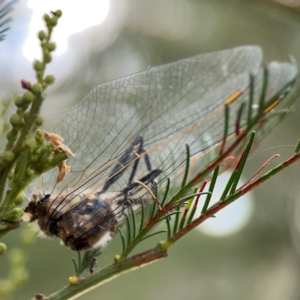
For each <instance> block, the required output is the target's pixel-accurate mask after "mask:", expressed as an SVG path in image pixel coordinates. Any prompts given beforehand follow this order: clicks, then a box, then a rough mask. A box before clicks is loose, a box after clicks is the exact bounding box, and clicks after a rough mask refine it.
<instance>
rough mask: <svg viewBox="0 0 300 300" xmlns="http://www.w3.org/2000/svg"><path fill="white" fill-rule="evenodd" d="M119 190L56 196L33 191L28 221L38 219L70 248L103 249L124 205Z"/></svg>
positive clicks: (38, 222)
mask: <svg viewBox="0 0 300 300" xmlns="http://www.w3.org/2000/svg"><path fill="white" fill-rule="evenodd" d="M123 198H124V195H122V194H121V193H102V194H101V193H94V194H81V195H73V194H70V195H68V196H59V197H57V198H55V199H51V197H50V195H46V196H44V195H39V194H34V195H33V196H32V199H31V201H30V203H29V204H28V206H27V207H26V209H25V213H27V214H28V215H29V218H30V219H29V221H30V222H33V221H37V224H38V226H39V228H40V229H41V231H42V232H43V233H44V234H45V235H47V236H56V237H58V238H60V239H61V240H62V241H63V243H64V245H65V246H67V247H69V248H71V249H72V250H77V251H83V250H89V249H91V248H93V247H97V248H103V247H104V246H105V245H106V244H107V242H108V241H109V240H110V239H111V238H112V236H113V234H114V231H115V225H116V224H117V223H118V217H119V216H120V215H122V213H123V210H124V206H123V205H118V206H115V208H114V205H112V203H116V202H118V201H122V199H123Z"/></svg>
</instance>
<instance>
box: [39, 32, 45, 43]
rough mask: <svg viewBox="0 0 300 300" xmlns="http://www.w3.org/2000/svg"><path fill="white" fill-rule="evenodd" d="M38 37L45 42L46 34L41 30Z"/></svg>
mask: <svg viewBox="0 0 300 300" xmlns="http://www.w3.org/2000/svg"><path fill="white" fill-rule="evenodd" d="M38 37H39V39H40V41H43V40H44V39H45V38H46V34H45V32H44V31H43V30H40V31H39V33H38Z"/></svg>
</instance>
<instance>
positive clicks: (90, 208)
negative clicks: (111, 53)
mask: <svg viewBox="0 0 300 300" xmlns="http://www.w3.org/2000/svg"><path fill="white" fill-rule="evenodd" d="M261 60H262V52H261V49H260V48H259V47H255V46H246V47H239V48H234V49H230V50H224V51H219V52H214V53H208V54H203V55H198V56H195V57H191V58H187V59H183V60H180V61H177V62H175V63H171V64H167V65H163V66H159V67H153V68H149V69H147V70H146V71H143V72H140V73H136V74H133V75H129V76H125V77H122V78H119V79H116V80H113V81H111V82H108V83H105V84H101V85H99V86H97V87H96V88H94V89H93V90H91V91H90V93H89V94H88V95H87V96H86V97H85V98H84V99H83V100H82V101H81V102H80V103H79V104H78V105H76V106H75V107H74V108H73V109H71V110H70V112H69V113H68V114H67V115H66V116H65V117H64V119H63V120H62V121H61V122H60V123H59V124H58V125H57V126H56V128H54V129H52V132H55V133H57V134H59V135H60V136H61V137H63V138H64V139H65V144H66V145H67V146H68V147H69V148H70V149H72V151H73V152H74V153H75V154H76V156H75V157H70V158H69V159H68V164H69V165H70V167H71V171H70V173H69V174H67V176H66V178H65V179H64V180H63V181H62V182H61V183H60V184H57V183H56V177H57V170H53V171H51V172H48V173H46V174H45V175H44V176H42V179H41V180H40V181H39V182H40V183H41V182H42V187H40V191H41V190H42V188H43V190H45V191H46V192H45V193H41V192H35V193H33V195H32V198H31V200H30V202H29V204H28V206H27V207H26V208H25V212H26V213H27V214H28V215H29V216H30V221H31V222H33V221H37V223H38V225H39V228H40V229H41V231H42V232H44V233H45V234H46V235H48V236H56V237H58V238H59V239H61V240H62V241H63V243H64V244H65V245H66V246H67V247H69V248H71V249H72V250H77V251H84V250H89V249H92V248H103V247H104V246H105V245H106V244H107V242H108V241H109V240H110V239H111V238H112V236H113V234H114V232H115V229H116V226H117V225H118V224H119V223H120V222H121V221H122V220H123V219H124V211H125V209H126V208H127V207H128V206H132V207H138V206H139V205H144V204H145V203H147V202H148V201H150V200H151V196H150V195H149V192H147V191H146V190H145V188H144V187H143V186H142V185H140V184H139V183H137V182H136V181H137V180H138V181H139V182H141V183H142V184H143V185H144V186H146V187H147V188H148V189H150V190H152V191H155V190H158V191H159V190H160V189H162V187H163V183H164V181H165V180H166V179H167V178H170V179H171V180H173V181H176V180H177V178H180V177H181V176H182V169H183V166H184V164H185V159H186V152H185V147H184V145H185V144H188V145H189V148H190V156H191V172H193V168H194V169H199V168H200V169H202V168H203V167H205V166H206V165H207V164H208V162H209V157H210V156H216V153H217V152H218V149H219V147H220V144H221V142H222V140H224V138H223V127H224V104H228V105H229V106H230V113H229V119H228V120H229V124H228V134H227V137H226V138H227V139H228V140H229V139H230V138H231V137H232V136H234V135H235V134H236V119H237V115H238V112H239V111H240V108H241V105H242V103H247V100H248V98H249V85H250V76H249V74H250V73H251V74H252V75H253V76H254V77H255V86H254V90H253V93H254V103H253V110H255V105H256V103H257V102H258V101H259V97H260V93H261V89H262V83H263V71H262V70H261V68H260V66H261ZM268 73H269V76H268V81H269V84H268V89H267V95H268V96H270V95H272V94H274V93H275V92H277V91H278V90H279V89H280V88H281V87H282V86H283V85H284V84H286V83H287V82H289V81H290V80H292V79H293V78H294V77H295V76H296V73H297V70H296V68H295V67H294V66H293V65H292V64H284V63H282V64H280V63H272V64H270V65H268ZM276 104H277V103H276ZM272 105H274V104H272ZM270 109H271V106H270ZM246 119H247V111H246V110H244V112H243V113H242V115H241V116H240V117H239V127H240V128H241V129H242V128H243V126H245V124H246Z"/></svg>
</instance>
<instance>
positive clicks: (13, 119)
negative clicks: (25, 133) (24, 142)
mask: <svg viewBox="0 0 300 300" xmlns="http://www.w3.org/2000/svg"><path fill="white" fill-rule="evenodd" d="M22 123H23V121H22V117H20V116H19V115H18V114H12V115H11V116H10V124H11V125H12V126H20V125H22Z"/></svg>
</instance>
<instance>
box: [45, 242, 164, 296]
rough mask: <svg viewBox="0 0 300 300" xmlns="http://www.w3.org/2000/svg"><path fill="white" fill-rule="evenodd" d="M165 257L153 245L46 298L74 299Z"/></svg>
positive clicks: (159, 249) (160, 250)
mask: <svg viewBox="0 0 300 300" xmlns="http://www.w3.org/2000/svg"><path fill="white" fill-rule="evenodd" d="M165 257H167V252H166V251H165V250H164V249H162V248H160V247H158V246H157V247H154V248H153V249H150V250H147V251H145V252H142V253H140V254H137V255H134V256H132V257H130V258H128V259H126V260H125V261H124V262H123V263H122V264H116V263H115V264H112V265H110V266H108V267H106V268H104V269H102V270H101V272H98V273H96V274H94V275H91V276H89V277H88V278H85V279H83V280H81V281H80V283H79V284H78V285H69V286H67V287H64V288H63V289H61V290H60V291H58V292H56V293H54V294H52V295H50V296H49V297H48V298H47V299H49V300H67V299H68V300H74V299H76V298H78V297H80V296H82V295H84V294H86V293H88V292H89V291H91V290H93V289H95V288H97V287H98V286H100V285H102V284H104V283H106V282H108V281H111V280H112V279H114V278H116V277H118V276H120V275H122V274H124V273H127V272H130V271H133V270H135V269H138V268H140V267H142V266H145V265H148V264H150V263H152V262H155V261H158V260H159V259H162V258H165Z"/></svg>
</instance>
